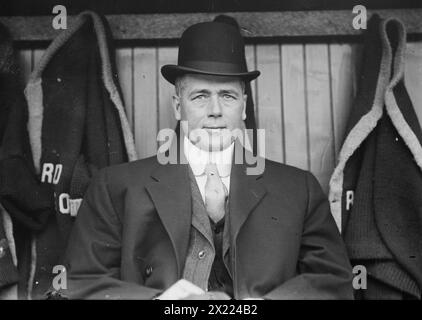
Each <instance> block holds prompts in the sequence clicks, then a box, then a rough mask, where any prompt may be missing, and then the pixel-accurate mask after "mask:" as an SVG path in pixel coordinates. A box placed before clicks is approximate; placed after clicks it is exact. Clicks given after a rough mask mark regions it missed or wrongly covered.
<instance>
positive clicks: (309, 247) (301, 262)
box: [263, 173, 353, 299]
mask: <svg viewBox="0 0 422 320" xmlns="http://www.w3.org/2000/svg"><path fill="white" fill-rule="evenodd" d="M306 184H307V190H308V205H307V212H306V215H305V217H304V225H303V233H302V239H301V247H300V253H299V259H298V266H297V270H298V275H297V276H295V277H293V278H291V279H289V280H288V281H286V282H284V283H283V284H282V285H280V286H278V287H276V288H275V289H273V290H272V291H270V292H269V293H268V294H266V295H265V296H264V297H263V298H264V299H353V288H352V267H351V265H350V262H349V258H348V256H347V253H346V248H345V246H344V242H343V240H342V238H341V236H340V233H339V231H338V229H337V226H336V224H335V222H334V219H333V217H332V215H331V212H330V209H329V204H328V201H327V199H326V197H325V194H324V192H323V191H322V189H321V186H320V185H319V183H318V181H317V180H316V179H315V177H314V176H313V175H312V174H310V173H307V177H306Z"/></svg>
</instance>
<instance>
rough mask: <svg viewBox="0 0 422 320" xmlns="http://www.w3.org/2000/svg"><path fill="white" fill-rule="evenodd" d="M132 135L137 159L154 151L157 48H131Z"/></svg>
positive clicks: (150, 154)
mask: <svg viewBox="0 0 422 320" xmlns="http://www.w3.org/2000/svg"><path fill="white" fill-rule="evenodd" d="M133 62H134V65H133V75H134V77H133V88H134V89H133V90H134V92H133V93H134V136H135V147H136V151H137V152H138V155H139V158H140V159H142V158H146V157H149V156H152V155H155V154H156V152H157V108H158V105H157V99H158V98H157V96H158V91H157V77H158V76H159V75H158V73H157V70H158V69H157V49H156V48H152V47H139V48H134V49H133Z"/></svg>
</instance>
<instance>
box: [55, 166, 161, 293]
mask: <svg viewBox="0 0 422 320" xmlns="http://www.w3.org/2000/svg"><path fill="white" fill-rule="evenodd" d="M121 229H122V225H121V221H120V218H119V216H118V215H117V214H116V212H115V210H114V208H113V203H112V200H111V197H110V194H109V190H108V187H107V171H106V170H105V169H103V170H101V171H100V172H99V173H98V175H97V176H96V177H95V178H94V179H93V181H92V183H91V184H90V186H89V187H88V189H87V192H86V194H85V196H84V200H83V201H82V204H81V207H80V209H79V211H78V216H77V219H76V221H75V224H74V227H73V230H72V233H71V235H70V238H69V242H68V247H67V250H66V254H65V259H64V261H65V267H66V273H67V274H66V275H67V278H66V279H67V283H66V285H67V289H65V290H60V295H62V296H65V297H67V298H70V299H152V298H153V297H154V296H156V295H157V294H159V293H160V291H159V290H157V289H153V288H149V287H145V286H141V285H138V284H136V283H133V282H125V281H122V280H120V264H121V237H122V233H121Z"/></svg>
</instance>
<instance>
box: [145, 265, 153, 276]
mask: <svg viewBox="0 0 422 320" xmlns="http://www.w3.org/2000/svg"><path fill="white" fill-rule="evenodd" d="M151 274H152V267H151V266H148V267H146V268H145V276H147V277H149V276H150V275H151Z"/></svg>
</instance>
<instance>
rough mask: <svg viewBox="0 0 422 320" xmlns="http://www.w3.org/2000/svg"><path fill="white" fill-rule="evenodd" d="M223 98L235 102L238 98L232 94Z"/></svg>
mask: <svg viewBox="0 0 422 320" xmlns="http://www.w3.org/2000/svg"><path fill="white" fill-rule="evenodd" d="M223 98H224V99H225V100H235V99H236V98H235V97H234V96H232V95H231V94H224V95H223Z"/></svg>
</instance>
